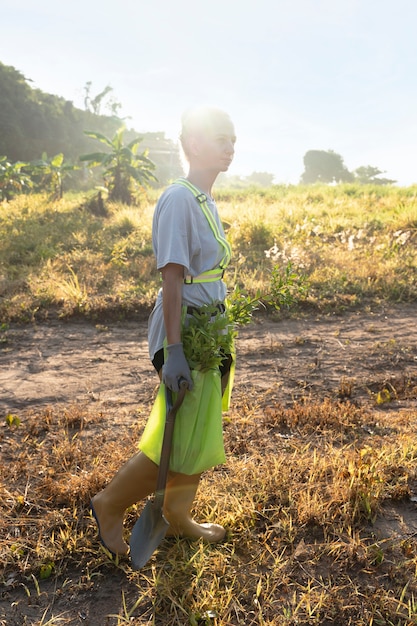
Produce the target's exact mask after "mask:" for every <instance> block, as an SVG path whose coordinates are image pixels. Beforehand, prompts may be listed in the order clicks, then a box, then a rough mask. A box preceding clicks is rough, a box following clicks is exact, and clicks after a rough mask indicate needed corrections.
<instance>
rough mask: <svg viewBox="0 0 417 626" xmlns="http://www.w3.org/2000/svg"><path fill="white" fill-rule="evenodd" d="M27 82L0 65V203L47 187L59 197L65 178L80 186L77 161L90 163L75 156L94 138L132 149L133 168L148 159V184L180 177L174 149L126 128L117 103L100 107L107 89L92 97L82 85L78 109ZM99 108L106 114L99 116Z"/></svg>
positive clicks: (151, 135) (88, 147) (158, 135)
mask: <svg viewBox="0 0 417 626" xmlns="http://www.w3.org/2000/svg"><path fill="white" fill-rule="evenodd" d="M29 82H30V81H28V79H26V78H25V77H24V76H23V74H21V73H20V72H19V71H18V70H16V69H15V68H14V67H11V66H6V65H4V64H2V63H0V199H1V198H2V197H3V198H7V197H10V196H11V195H13V194H14V193H16V192H19V191H27V190H28V189H33V188H35V189H39V188H43V186H45V185H48V184H49V185H51V186H52V187H53V189H54V193H55V194H57V193H62V181H63V178H65V177H68V176H71V178H72V180H71V186H72V188H80V187H81V188H82V187H83V185H84V184H85V178H86V171H85V166H84V167H82V163H83V162H84V163H86V164H87V165H92V161H90V162H89V161H88V160H85V159H84V161H83V162H80V156H83V155H85V154H88V153H91V149H92V141H91V140H92V139H98V136H101V137H105V138H107V139H108V142H107V144H108V145H107V148H108V151H110V152H111V151H112V149H113V148H114V146H113V147H112V146H111V144H112V142H113V140H116V136H117V137H118V138H119V143H120V139H121V138H122V139H123V141H124V142H125V143H126V146H124V147H127V146H129V145H131V147H133V146H134V149H133V152H132V159H133V161H135V162H136V166H137V165H138V164H139V162H140V161H141V159H142V165H144V164H145V160H146V159H148V162H146V167H147V168H149V167H150V168H151V169H153V170H154V172H153V175H152V176H145V177H144V178H147V183H148V184H151V185H155V184H156V181H158V184H160V185H164V184H166V182H168V181H169V180H172V179H173V178H176V177H177V176H179V175H181V174H182V171H183V170H182V166H181V161H180V156H179V150H178V146H177V145H176V144H175V143H174V142H173V141H171V140H170V139H168V138H166V137H165V134H164V133H163V132H156V133H144V134H143V135H141V136H139V135H138V133H137V132H136V131H134V130H133V129H127V128H126V124H125V121H124V120H123V119H122V118H120V117H119V116H118V111H119V109H120V106H121V105H120V104H119V103H118V102H117V101H115V100H114V99H110V100H109V101H107V103H105V98H106V96H108V95H109V93H110V92H111V91H112V89H111V88H110V87H109V86H107V87H105V89H104V90H103V91H102V92H100V93H99V94H97V95H95V96H94V95H93V94H92V89H91V83H87V84H86V86H85V98H84V103H85V110H82V109H79V108H77V107H75V106H74V105H73V103H72V102H70V101H67V100H65V99H64V98H61V97H58V96H55V95H51V94H47V93H44V92H43V91H41V90H39V89H33V88H32V87H31V86H30V85H29ZM104 104H107V109H108V112H109V114H108V115H104V114H103V113H102V109H103V108H104V107H103V105H104ZM95 134H96V136H95ZM116 142H117V140H116ZM139 144H141V150H142V152H141V155H139V152H138V149H137V148H138V146H139ZM127 149H128V150H129V148H127ZM139 156H140V158H139ZM151 162H152V164H153V166H152V165H151ZM134 165H135V164H134ZM142 179H143V177H142ZM59 190H60V191H59ZM110 191H111V190H110Z"/></svg>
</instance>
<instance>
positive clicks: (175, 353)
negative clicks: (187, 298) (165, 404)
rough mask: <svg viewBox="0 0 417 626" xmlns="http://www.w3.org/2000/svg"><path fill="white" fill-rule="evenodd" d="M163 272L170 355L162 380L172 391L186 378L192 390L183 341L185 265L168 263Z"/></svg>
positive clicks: (163, 306)
mask: <svg viewBox="0 0 417 626" xmlns="http://www.w3.org/2000/svg"><path fill="white" fill-rule="evenodd" d="M161 274H162V309H163V312H164V324H165V332H166V336H167V344H168V345H167V353H168V357H167V360H166V362H165V363H164V366H163V368H162V381H163V382H164V383H165V385H166V386H167V387H169V389H172V391H178V390H179V381H180V379H181V378H185V380H186V381H187V384H188V389H190V390H191V389H192V387H193V381H192V378H191V372H190V368H189V366H188V363H187V361H186V358H185V356H184V350H183V346H182V342H181V313H182V286H183V284H184V267H183V266H182V265H178V264H176V263H168V264H167V265H165V267H163V268H162V270H161Z"/></svg>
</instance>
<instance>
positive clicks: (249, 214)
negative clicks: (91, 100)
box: [0, 185, 417, 322]
mask: <svg viewBox="0 0 417 626" xmlns="http://www.w3.org/2000/svg"><path fill="white" fill-rule="evenodd" d="M217 198H218V205H219V209H220V212H221V215H222V218H223V219H224V220H225V222H227V224H228V237H229V239H230V241H231V243H232V246H233V251H234V254H233V262H232V266H231V267H230V268H229V270H228V272H227V275H226V281H227V283H228V285H229V286H230V288H233V286H234V285H235V284H236V283H238V284H239V285H240V286H241V287H243V288H244V289H246V290H247V291H248V292H249V293H250V294H251V295H253V294H254V293H256V292H257V291H258V290H260V292H261V293H262V295H263V296H264V298H265V299H267V297H268V295H272V304H273V302H274V300H273V296H274V293H273V291H274V290H273V285H271V275H272V272H273V270H274V268H277V269H278V270H279V271H283V270H284V268H285V267H286V266H287V265H288V263H291V264H292V266H293V268H294V271H295V272H296V273H297V274H298V275H299V276H303V277H305V279H306V286H308V289H307V290H306V291H304V290H302V291H301V290H300V291H299V292H297V290H295V293H293V298H292V305H293V306H292V308H293V309H294V310H296V309H297V307H298V308H303V307H304V308H306V307H307V308H309V309H316V310H317V309H319V310H343V309H346V308H350V307H354V306H358V305H361V304H363V303H364V302H365V301H373V302H378V301H381V299H384V300H389V301H391V302H410V301H415V300H416V297H417V285H416V280H415V267H416V263H417V258H416V245H415V243H416V237H417V230H416V229H417V202H416V189H415V188H409V189H397V188H385V189H384V188H379V189H378V188H373V187H366V186H365V187H360V186H356V187H355V186H343V185H342V186H338V187H325V186H322V187H310V188H304V187H279V186H278V187H272V188H271V189H268V190H251V191H245V192H241V191H225V190H221V189H219V190H218V192H217ZM154 203H155V197H152V198H149V199H148V200H146V201H145V200H144V201H143V204H142V205H141V206H140V207H131V208H128V207H126V206H124V205H117V204H111V205H109V206H108V211H107V215H106V216H97V215H93V214H92V213H91V212H90V211H89V210H88V203H86V201H85V198H83V196H81V195H78V196H77V195H75V196H68V198H66V199H64V200H62V201H61V202H55V203H51V202H50V201H48V200H47V199H46V198H45V197H44V196H18V197H17V198H16V199H15V200H13V202H10V203H2V204H0V238H1V240H2V242H3V245H2V247H1V249H0V318H1V320H2V321H4V322H9V321H12V320H14V321H28V320H33V319H43V318H47V317H50V316H52V315H58V316H60V317H70V316H75V315H77V316H80V315H81V316H87V317H90V318H95V319H99V318H100V316H102V315H103V314H106V315H107V316H112V317H114V316H117V317H118V318H121V317H132V316H135V315H138V313H140V312H143V310H144V309H146V311H148V310H149V308H150V306H151V304H152V302H153V298H154V294H155V291H156V289H157V287H158V284H159V283H158V280H159V276H158V273H157V272H156V270H155V263H154V258H153V253H152V246H151V221H152V213H153V207H154ZM271 292H272V293H271ZM270 304H271V301H270Z"/></svg>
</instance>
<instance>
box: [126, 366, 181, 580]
mask: <svg viewBox="0 0 417 626" xmlns="http://www.w3.org/2000/svg"><path fill="white" fill-rule="evenodd" d="M187 388H188V384H187V381H186V380H185V379H184V378H182V379H181V381H180V390H179V392H178V396H177V400H176V402H175V404H174V405H173V401H172V391H171V389H168V387H166V388H165V399H166V420H165V429H164V438H163V441H162V450H161V460H160V462H159V471H158V479H157V482H156V490H155V495H154V497H153V499H149V500H148V501H147V503H146V505H145V508H144V509H143V511H142V513H141V515H140V517H139V519H138V520H137V521H136V523H135V525H134V526H133V529H132V534H131V536H130V556H131V559H132V566H133V569H135V570H138V569H141V568H142V567H143V566H144V565H145V564H146V563H147V562H148V561H149V559H150V558H151V556H152V554H153V553H154V551H155V550H156V548H157V547H158V546H159V544H160V543H161V541H162V540H163V538H164V537H165V535H166V532H167V530H168V527H169V523H168V522H167V520H166V519H165V517H164V513H163V505H164V497H165V486H166V482H167V476H168V470H169V458H170V455H171V442H172V433H173V431H174V423H175V416H176V414H177V411H178V409H179V408H180V406H181V404H182V402H183V400H184V396H185V393H186V391H187Z"/></svg>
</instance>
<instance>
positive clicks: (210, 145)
mask: <svg viewBox="0 0 417 626" xmlns="http://www.w3.org/2000/svg"><path fill="white" fill-rule="evenodd" d="M235 143H236V135H235V129H234V126H233V124H232V123H231V121H230V120H229V119H228V118H225V119H224V120H216V123H215V124H212V125H210V126H209V127H206V128H205V129H204V130H201V131H199V132H196V133H195V135H194V137H193V139H192V141H191V145H190V148H191V150H190V153H189V159H190V164H193V165H195V166H197V167H198V168H199V169H207V170H210V171H214V172H217V173H219V172H226V171H227V170H228V168H229V166H230V164H231V162H232V160H233V156H234V153H235Z"/></svg>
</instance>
